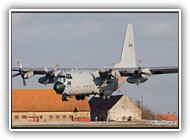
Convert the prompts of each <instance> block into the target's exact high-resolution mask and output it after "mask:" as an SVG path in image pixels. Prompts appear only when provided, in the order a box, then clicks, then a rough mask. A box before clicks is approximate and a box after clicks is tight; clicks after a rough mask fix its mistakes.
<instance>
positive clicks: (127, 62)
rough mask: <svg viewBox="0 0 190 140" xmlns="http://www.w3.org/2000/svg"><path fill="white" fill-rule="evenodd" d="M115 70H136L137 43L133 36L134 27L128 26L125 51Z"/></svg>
mask: <svg viewBox="0 0 190 140" xmlns="http://www.w3.org/2000/svg"><path fill="white" fill-rule="evenodd" d="M114 67H115V68H122V67H125V68H134V67H136V56H135V43H134V35H133V25H132V24H128V26H127V32H126V36H125V42H124V46H123V51H122V54H121V59H120V62H119V63H117V64H115V66H114Z"/></svg>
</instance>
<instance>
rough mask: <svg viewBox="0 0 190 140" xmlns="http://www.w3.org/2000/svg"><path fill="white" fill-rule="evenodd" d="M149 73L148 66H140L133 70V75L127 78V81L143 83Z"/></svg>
mask: <svg viewBox="0 0 190 140" xmlns="http://www.w3.org/2000/svg"><path fill="white" fill-rule="evenodd" d="M150 75H151V72H150V70H149V69H148V68H146V69H141V67H139V68H138V70H135V71H134V73H133V75H132V76H130V77H129V78H127V82H128V83H130V84H137V85H138V84H139V83H144V82H146V81H147V80H148V77H149V76H150Z"/></svg>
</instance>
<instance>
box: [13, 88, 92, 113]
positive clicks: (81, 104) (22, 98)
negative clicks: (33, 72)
mask: <svg viewBox="0 0 190 140" xmlns="http://www.w3.org/2000/svg"><path fill="white" fill-rule="evenodd" d="M75 108H76V109H77V110H78V111H90V106H89V103H88V99H87V97H86V98H85V99H84V100H80V101H77V100H76V99H75V98H69V101H68V102H63V101H62V96H61V95H58V94H56V93H55V92H54V90H52V89H21V90H19V89H18V90H12V111H13V112H22V111H27V112H38V111H39V112H42V111H44V112H49V111H50V112H51V111H52V112H56V111H57V112H58V111H74V110H75Z"/></svg>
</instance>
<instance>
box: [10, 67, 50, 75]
mask: <svg viewBox="0 0 190 140" xmlns="http://www.w3.org/2000/svg"><path fill="white" fill-rule="evenodd" d="M31 70H32V71H33V72H34V74H39V75H43V74H45V73H46V72H45V71H44V70H43V69H40V68H22V71H24V72H27V71H31ZM49 70H50V71H52V70H53V68H51V69H49ZM12 71H20V68H16V67H13V68H12Z"/></svg>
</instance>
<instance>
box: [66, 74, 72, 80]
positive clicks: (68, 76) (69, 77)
mask: <svg viewBox="0 0 190 140" xmlns="http://www.w3.org/2000/svg"><path fill="white" fill-rule="evenodd" d="M65 78H66V79H73V78H72V76H71V74H66V76H65Z"/></svg>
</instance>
